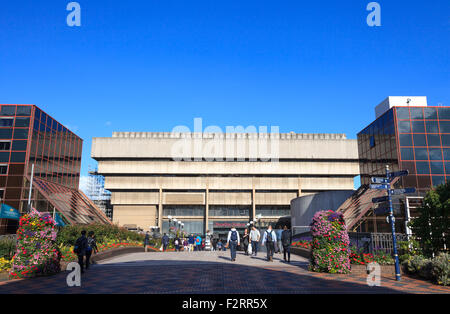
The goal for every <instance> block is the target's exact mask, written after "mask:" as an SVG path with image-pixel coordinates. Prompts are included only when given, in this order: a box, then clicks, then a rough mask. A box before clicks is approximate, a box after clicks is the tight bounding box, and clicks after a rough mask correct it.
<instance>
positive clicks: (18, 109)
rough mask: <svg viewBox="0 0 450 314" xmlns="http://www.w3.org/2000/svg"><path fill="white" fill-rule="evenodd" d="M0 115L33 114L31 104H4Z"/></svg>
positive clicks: (27, 115)
mask: <svg viewBox="0 0 450 314" xmlns="http://www.w3.org/2000/svg"><path fill="white" fill-rule="evenodd" d="M0 116H26V117H29V116H31V106H16V105H3V106H2V108H1V109H0Z"/></svg>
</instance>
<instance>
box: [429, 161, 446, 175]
mask: <svg viewBox="0 0 450 314" xmlns="http://www.w3.org/2000/svg"><path fill="white" fill-rule="evenodd" d="M430 167H431V174H444V164H443V163H442V162H430Z"/></svg>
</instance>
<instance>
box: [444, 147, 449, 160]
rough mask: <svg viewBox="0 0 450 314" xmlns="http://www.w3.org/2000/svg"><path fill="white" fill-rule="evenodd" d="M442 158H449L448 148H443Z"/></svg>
mask: <svg viewBox="0 0 450 314" xmlns="http://www.w3.org/2000/svg"><path fill="white" fill-rule="evenodd" d="M443 151H444V160H450V148H443Z"/></svg>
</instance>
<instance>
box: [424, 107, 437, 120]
mask: <svg viewBox="0 0 450 314" xmlns="http://www.w3.org/2000/svg"><path fill="white" fill-rule="evenodd" d="M423 112H424V114H425V119H430V120H437V118H438V117H437V112H436V108H423Z"/></svg>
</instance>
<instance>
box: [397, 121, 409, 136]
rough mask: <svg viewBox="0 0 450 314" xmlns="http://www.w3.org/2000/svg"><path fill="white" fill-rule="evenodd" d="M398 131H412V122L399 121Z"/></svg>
mask: <svg viewBox="0 0 450 314" xmlns="http://www.w3.org/2000/svg"><path fill="white" fill-rule="evenodd" d="M398 132H399V133H411V123H410V122H409V121H399V122H398Z"/></svg>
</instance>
